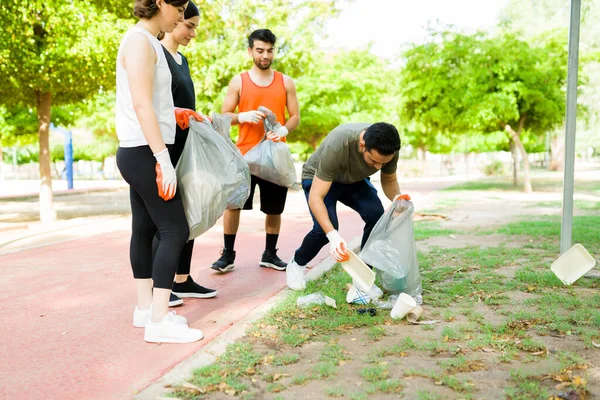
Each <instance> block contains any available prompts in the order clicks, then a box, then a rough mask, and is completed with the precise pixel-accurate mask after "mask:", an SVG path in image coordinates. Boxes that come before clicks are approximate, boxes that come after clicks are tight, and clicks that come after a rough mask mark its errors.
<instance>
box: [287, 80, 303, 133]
mask: <svg viewBox="0 0 600 400" xmlns="http://www.w3.org/2000/svg"><path fill="white" fill-rule="evenodd" d="M283 84H284V85H285V92H286V107H287V110H288V114H289V118H288V120H287V122H286V123H285V127H286V128H287V130H288V132H291V131H293V130H294V129H296V128H297V127H298V125H300V106H299V105H298V97H297V96H296V85H294V81H293V80H292V78H290V77H289V76H287V75H284V76H283Z"/></svg>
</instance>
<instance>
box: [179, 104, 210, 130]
mask: <svg viewBox="0 0 600 400" xmlns="http://www.w3.org/2000/svg"><path fill="white" fill-rule="evenodd" d="M190 117H193V118H194V119H195V120H196V121H198V122H200V121H203V120H204V118H202V116H201V115H200V114H198V113H197V112H196V111H194V110H190V109H189V108H179V107H175V121H176V122H177V125H178V126H179V127H180V128H181V129H187V128H189V127H190Z"/></svg>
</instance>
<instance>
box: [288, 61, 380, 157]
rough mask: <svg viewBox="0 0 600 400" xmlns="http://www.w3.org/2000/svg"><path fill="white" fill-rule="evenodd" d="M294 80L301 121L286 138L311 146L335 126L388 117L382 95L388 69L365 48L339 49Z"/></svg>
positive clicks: (315, 145)
mask: <svg viewBox="0 0 600 400" xmlns="http://www.w3.org/2000/svg"><path fill="white" fill-rule="evenodd" d="M318 65H319V68H316V69H315V70H314V71H313V73H312V74H310V75H303V76H301V77H300V78H299V79H298V80H297V82H296V83H297V87H298V101H299V102H300V104H301V106H302V123H301V125H300V127H299V128H298V129H297V130H296V131H295V132H294V134H293V135H290V140H292V141H300V142H304V143H308V144H309V145H310V146H311V147H312V148H313V149H315V148H316V147H317V145H318V144H319V142H320V141H321V140H322V139H323V138H324V137H325V136H326V135H327V134H328V133H329V131H331V130H332V129H333V128H335V127H336V126H337V125H339V124H342V123H346V122H362V121H366V122H369V121H373V122H375V121H378V120H383V119H385V120H389V119H390V118H389V115H388V114H389V112H388V111H387V110H389V109H387V108H386V107H385V104H386V103H385V97H384V95H385V94H386V93H387V91H388V84H389V79H390V76H391V72H390V71H389V70H388V69H386V67H385V65H384V63H383V62H382V61H381V60H380V59H379V58H378V57H377V56H374V55H373V54H371V53H370V52H369V51H368V50H355V51H349V52H342V53H339V54H336V55H334V56H333V57H331V58H330V59H328V60H327V59H325V58H324V59H323V61H322V62H319V63H318Z"/></svg>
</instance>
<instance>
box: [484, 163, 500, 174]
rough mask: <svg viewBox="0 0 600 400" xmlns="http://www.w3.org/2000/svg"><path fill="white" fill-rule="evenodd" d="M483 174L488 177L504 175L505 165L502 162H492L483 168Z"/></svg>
mask: <svg viewBox="0 0 600 400" xmlns="http://www.w3.org/2000/svg"><path fill="white" fill-rule="evenodd" d="M483 173H484V174H486V175H487V176H494V175H504V164H503V163H502V161H498V160H496V161H492V162H491V163H489V164H488V165H486V166H485V167H483Z"/></svg>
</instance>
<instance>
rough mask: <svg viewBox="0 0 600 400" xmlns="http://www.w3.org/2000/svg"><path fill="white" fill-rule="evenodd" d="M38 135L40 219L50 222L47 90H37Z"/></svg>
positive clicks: (49, 103)
mask: <svg viewBox="0 0 600 400" xmlns="http://www.w3.org/2000/svg"><path fill="white" fill-rule="evenodd" d="M36 95H37V115H38V135H39V144H40V160H39V162H40V181H41V185H40V221H41V222H44V223H45V222H52V221H54V220H55V219H56V212H55V211H54V205H53V199H52V173H51V171H50V138H49V136H50V106H51V104H52V96H51V94H50V93H49V92H47V93H40V92H37V93H36Z"/></svg>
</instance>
